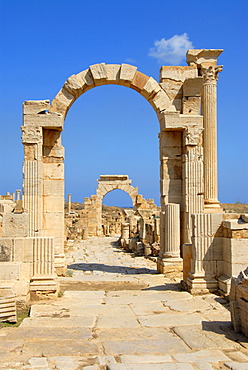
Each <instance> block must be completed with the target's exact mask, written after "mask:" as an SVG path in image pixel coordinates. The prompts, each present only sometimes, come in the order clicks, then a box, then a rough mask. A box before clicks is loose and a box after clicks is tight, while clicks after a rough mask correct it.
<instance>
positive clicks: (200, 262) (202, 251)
mask: <svg viewBox="0 0 248 370" xmlns="http://www.w3.org/2000/svg"><path fill="white" fill-rule="evenodd" d="M221 223H222V214H221V213H220V214H218V213H213V214H204V213H201V214H193V215H192V226H193V236H192V260H191V271H190V273H189V277H188V279H187V285H188V288H189V290H190V292H191V293H196V294H201V293H206V292H209V291H210V292H211V291H216V290H217V289H218V281H217V279H216V278H215V276H216V273H217V261H218V258H219V257H218V247H219V245H218V244H219V238H218V232H219V228H220V226H221Z"/></svg>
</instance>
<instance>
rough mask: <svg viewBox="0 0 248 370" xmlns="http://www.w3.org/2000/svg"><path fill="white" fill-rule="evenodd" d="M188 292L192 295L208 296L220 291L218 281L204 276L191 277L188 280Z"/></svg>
mask: <svg viewBox="0 0 248 370" xmlns="http://www.w3.org/2000/svg"><path fill="white" fill-rule="evenodd" d="M187 285H188V291H189V292H190V293H191V294H195V295H197V294H199V295H200V294H206V293H212V292H216V291H217V290H218V281H217V280H216V279H215V278H213V277H210V276H209V277H208V276H204V275H190V277H188V279H187Z"/></svg>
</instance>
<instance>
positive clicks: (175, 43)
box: [148, 33, 194, 65]
mask: <svg viewBox="0 0 248 370" xmlns="http://www.w3.org/2000/svg"><path fill="white" fill-rule="evenodd" d="M193 48H194V46H193V44H192V42H191V41H190V40H189V38H188V34H187V33H183V34H182V35H174V36H172V37H171V38H170V39H168V40H166V39H164V38H163V39H161V40H157V41H155V42H154V47H153V48H151V49H150V50H149V53H148V55H149V56H150V57H154V58H156V59H157V60H158V61H159V62H160V63H161V62H162V63H168V64H172V65H173V64H174V65H177V64H180V63H181V62H182V61H183V60H185V55H186V52H187V50H188V49H193Z"/></svg>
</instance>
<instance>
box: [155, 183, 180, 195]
mask: <svg viewBox="0 0 248 370" xmlns="http://www.w3.org/2000/svg"><path fill="white" fill-rule="evenodd" d="M160 189H161V194H163V195H168V194H170V195H177V196H179V195H181V192H182V180H178V179H177V180H160Z"/></svg>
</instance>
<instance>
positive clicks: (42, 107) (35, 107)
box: [22, 100, 50, 114]
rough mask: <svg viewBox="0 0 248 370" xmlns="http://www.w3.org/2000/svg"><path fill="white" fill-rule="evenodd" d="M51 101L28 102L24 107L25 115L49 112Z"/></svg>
mask: <svg viewBox="0 0 248 370" xmlns="http://www.w3.org/2000/svg"><path fill="white" fill-rule="evenodd" d="M49 107H50V101H49V100H26V101H25V102H24V103H23V105H22V108H23V114H37V113H40V112H44V111H46V110H48V109H49Z"/></svg>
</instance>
